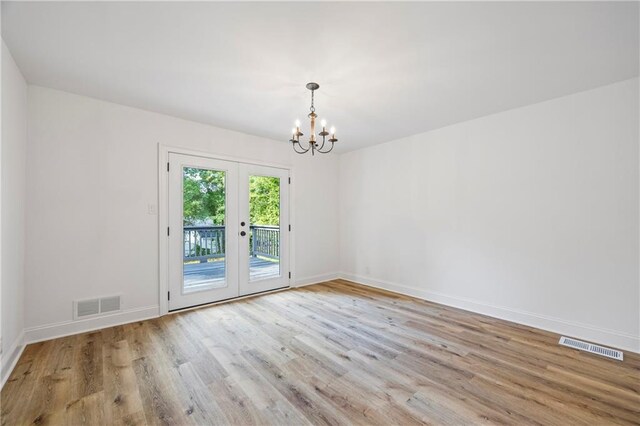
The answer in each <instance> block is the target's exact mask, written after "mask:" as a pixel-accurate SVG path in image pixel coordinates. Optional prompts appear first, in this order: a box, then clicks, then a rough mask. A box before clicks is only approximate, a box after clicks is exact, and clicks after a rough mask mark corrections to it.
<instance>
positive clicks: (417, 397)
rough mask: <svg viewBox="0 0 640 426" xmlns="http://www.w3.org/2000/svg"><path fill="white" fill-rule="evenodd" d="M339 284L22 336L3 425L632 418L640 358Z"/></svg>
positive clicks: (639, 402)
mask: <svg viewBox="0 0 640 426" xmlns="http://www.w3.org/2000/svg"><path fill="white" fill-rule="evenodd" d="M557 341H558V336H557V335H555V334H552V333H547V332H543V331H540V330H536V329H532V328H529V327H524V326H520V325H517V324H513V323H508V322H506V321H500V320H496V319H493V318H489V317H485V316H481V315H476V314H472V313H469V312H465V311H460V310H457V309H453V308H448V307H444V306H441V305H436V304H433V303H428V302H424V301H421V300H417V299H413V298H410V297H405V296H401V295H398V294H394V293H388V292H384V291H379V290H375V289H370V288H367V287H362V286H357V285H353V284H350V283H348V282H346V281H341V280H338V281H332V282H330V283H325V284H320V285H314V286H310V287H305V288H301V289H294V290H290V291H285V292H280V293H274V294H269V295H264V296H260V297H255V298H252V299H245V300H242V301H237V302H233V303H227V304H223V305H218V306H213V307H208V308H202V309H198V310H193V311H188V312H183V313H180V314H175V315H169V316H165V317H162V318H158V319H153V320H148V321H143V322H138V323H132V324H127V325H124V326H118V327H112V328H107V329H104V330H100V331H96V332H91V333H85V334H81V335H76V336H71V337H65V338H60V339H55V340H50V341H47V342H42V343H36V344H32V345H29V346H28V347H27V348H26V349H25V352H24V354H23V355H22V357H21V358H20V361H19V363H18V365H17V367H16V368H15V370H14V371H13V374H12V375H11V377H10V378H9V380H8V382H7V384H6V385H5V387H4V389H3V390H2V408H1V410H2V411H1V415H2V424H3V425H14V424H39V425H43V424H56V425H57V424H70V425H80V424H89V425H98V424H109V425H111V424H127V425H134V424H236V425H245V424H246V425H249V424H261V425H264V424H287V425H303V424H380V425H392V424H402V425H405V424H419V423H429V424H489V423H500V424H514V425H524V424H555V425H569V424H591V425H601V424H639V423H640V356H638V355H634V354H632V353H628V352H627V353H625V361H624V362H619V361H613V360H608V359H605V358H600V357H597V356H594V355H590V354H587V353H583V352H578V351H575V350H572V349H569V348H565V347H560V346H558V345H557Z"/></svg>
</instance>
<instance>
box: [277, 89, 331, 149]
mask: <svg viewBox="0 0 640 426" xmlns="http://www.w3.org/2000/svg"><path fill="white" fill-rule="evenodd" d="M319 88H320V85H319V84H318V83H307V89H309V90H311V108H309V110H310V111H311V112H310V113H309V115H308V117H309V120H310V121H311V132H310V134H309V146H308V147H307V148H304V147H303V146H302V144H300V136H303V135H304V133H302V132H301V131H300V120H298V121H296V127H294V128H293V129H292V130H291V139H289V142H291V144H292V145H293V150H294V151H295V152H297V153H298V154H306V153H307V152H309V151H311V155H315V153H316V152H319V153H321V154H328V153H329V152H331V150H332V149H333V144H334V143H336V142H337V141H338V139H336V129H335V128H334V127H332V128H331V131H330V132H327V121H326V120H322V121H321V122H320V125H321V126H322V131H321V132H319V133H318V136H322V144H321V145H320V146H318V141H316V118H317V117H318V115H317V114H316V108H315V107H314V106H313V93H314V92H315V91H316V90H318V89H319ZM327 136H331V137H330V138H329V142H331V147H330V148H327V149H325V150H324V151H323V149H324V145H325V143H326V141H327V139H326V138H327Z"/></svg>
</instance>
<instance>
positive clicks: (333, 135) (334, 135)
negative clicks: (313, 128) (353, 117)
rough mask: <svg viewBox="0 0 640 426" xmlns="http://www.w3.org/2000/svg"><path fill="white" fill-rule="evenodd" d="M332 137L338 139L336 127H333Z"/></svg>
mask: <svg viewBox="0 0 640 426" xmlns="http://www.w3.org/2000/svg"><path fill="white" fill-rule="evenodd" d="M331 137H332V138H335V137H336V128H335V127H333V126H332V127H331Z"/></svg>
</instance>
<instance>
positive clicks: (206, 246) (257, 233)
mask: <svg viewBox="0 0 640 426" xmlns="http://www.w3.org/2000/svg"><path fill="white" fill-rule="evenodd" d="M249 238H250V241H249V253H250V255H251V256H254V257H256V256H261V257H266V258H269V259H279V258H280V227H278V226H260V225H251V226H250V227H249ZM183 244H184V260H185V261H200V262H207V261H208V260H209V259H215V258H220V257H224V254H225V252H226V244H225V227H224V226H185V227H184V231H183Z"/></svg>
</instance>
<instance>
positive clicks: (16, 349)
mask: <svg viewBox="0 0 640 426" xmlns="http://www.w3.org/2000/svg"><path fill="white" fill-rule="evenodd" d="M25 346H26V345H25V343H24V331H22V332H21V333H20V334H19V335H18V337H17V338H16V340H14V342H13V343H12V344H11V347H10V348H9V350H7V353H6V355H5V354H2V361H0V364H1V365H2V372H1V374H2V379H1V380H2V383H1V384H0V389H2V388H3V387H4V384H5V383H6V382H7V379H8V378H9V375H10V374H11V372H12V371H13V369H14V368H15V366H16V364H17V363H18V360H19V359H20V355H22V351H24V348H25Z"/></svg>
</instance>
